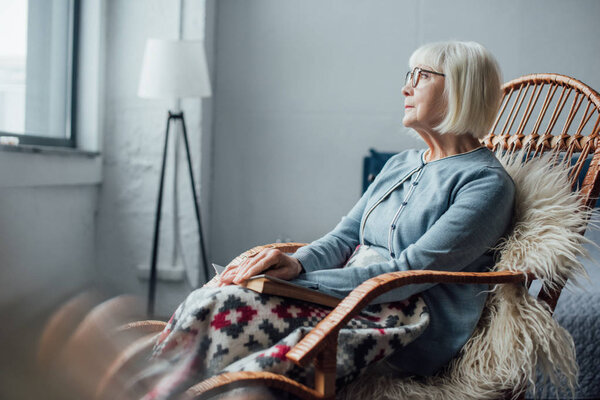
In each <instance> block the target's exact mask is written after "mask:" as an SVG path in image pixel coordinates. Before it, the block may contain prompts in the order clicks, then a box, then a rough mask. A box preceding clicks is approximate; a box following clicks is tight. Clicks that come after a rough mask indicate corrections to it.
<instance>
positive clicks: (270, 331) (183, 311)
mask: <svg viewBox="0 0 600 400" xmlns="http://www.w3.org/2000/svg"><path fill="white" fill-rule="evenodd" d="M330 311H331V309H330V308H328V307H325V306H320V305H316V304H312V303H306V302H302V301H298V300H294V299H288V298H283V297H278V296H270V295H264V294H259V293H256V292H253V291H251V290H249V289H245V288H242V287H239V286H225V287H221V288H203V289H198V290H196V291H194V292H192V293H191V294H190V295H189V296H188V298H187V299H186V300H185V301H184V302H183V303H182V304H181V305H180V306H179V307H178V309H177V310H176V311H175V314H173V316H172V317H171V320H170V321H169V323H168V324H167V326H166V328H165V330H164V331H163V332H162V334H161V335H160V338H159V339H158V341H157V344H156V346H155V348H154V355H153V357H154V360H155V361H156V360H160V362H162V363H163V364H167V365H168V368H166V369H164V367H163V369H164V370H165V371H166V373H165V374H164V376H163V377H162V378H161V379H160V380H159V382H158V384H157V385H156V386H155V388H154V389H153V390H152V391H151V392H150V393H148V394H147V396H146V397H145V399H148V400H149V399H162V398H168V397H170V396H171V395H173V394H174V393H177V392H179V391H182V390H185V389H186V388H187V387H190V386H192V385H193V384H194V383H197V382H200V381H201V380H203V379H206V378H208V377H210V376H214V375H217V374H221V373H224V372H234V371H270V372H274V373H279V374H285V375H286V376H288V377H290V378H292V379H295V380H297V381H299V382H302V383H304V384H307V385H310V386H312V371H311V369H310V368H308V369H304V368H300V367H297V366H296V365H294V364H293V363H292V362H291V361H289V360H287V359H286V357H285V354H286V353H287V352H288V351H289V350H290V349H291V348H292V347H293V346H294V345H295V344H296V343H298V342H299V341H300V340H301V339H302V337H303V336H304V335H305V334H306V333H307V332H308V331H310V329H311V328H312V327H314V326H315V325H316V324H317V323H318V322H319V321H320V320H321V319H323V317H325V316H326V315H327V314H328V313H329V312H330ZM428 323H429V314H428V311H427V307H426V305H425V302H424V301H423V299H422V298H421V297H419V296H413V297H411V298H410V299H407V300H405V301H402V302H396V303H389V304H381V305H371V306H368V307H367V308H366V309H365V310H364V311H363V312H362V313H361V314H360V315H358V316H357V317H355V318H353V319H352V320H351V321H350V322H349V323H348V325H347V326H346V328H344V329H342V330H341V331H340V335H339V339H338V353H337V383H338V385H341V384H344V383H345V382H348V381H349V380H351V379H353V378H355V377H356V376H357V375H358V374H360V372H361V371H363V370H364V369H365V368H366V367H367V366H368V365H370V364H372V363H374V362H377V361H379V360H381V359H383V358H384V357H386V356H388V355H390V354H391V353H393V352H394V351H396V350H398V349H400V348H402V347H403V346H406V345H407V344H408V343H410V342H412V341H413V340H414V339H415V338H417V337H418V336H419V335H420V334H421V333H422V332H423V331H424V330H425V328H426V327H427V325H428Z"/></svg>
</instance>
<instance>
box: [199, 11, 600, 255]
mask: <svg viewBox="0 0 600 400" xmlns="http://www.w3.org/2000/svg"><path fill="white" fill-rule="evenodd" d="M218 6H219V8H218V14H217V15H218V18H217V35H216V54H217V64H216V70H217V72H218V73H217V85H216V93H215V97H214V98H215V102H216V103H215V114H214V118H215V120H214V132H213V134H214V141H215V147H214V160H215V161H214V164H213V165H214V181H213V187H212V190H211V194H212V230H211V242H212V243H213V245H212V253H213V259H214V260H215V261H218V262H221V263H225V262H228V261H229V260H231V259H232V258H233V257H234V256H235V255H237V254H238V253H240V252H242V251H244V250H245V249H247V248H250V247H252V246H254V245H257V244H264V243H270V242H274V241H276V240H277V239H282V240H287V239H291V240H294V241H311V240H314V239H316V238H318V237H319V236H320V235H322V234H324V233H326V232H327V231H328V230H330V229H331V228H333V227H334V226H335V224H336V223H337V222H338V221H339V219H340V218H341V216H342V215H344V214H345V213H346V212H347V211H348V210H349V209H350V208H351V207H352V205H353V204H354V203H355V202H356V201H357V199H358V198H359V195H360V185H361V162H362V157H363V156H364V155H366V154H367V151H368V149H369V148H370V147H374V148H376V149H378V150H388V151H400V150H403V149H406V148H411V147H420V146H422V142H420V141H418V140H416V139H414V138H412V137H411V136H409V135H407V134H406V130H405V129H404V128H403V127H402V125H401V120H402V114H403V112H402V110H403V97H402V94H401V87H402V81H403V79H404V75H405V73H406V71H407V61H408V57H409V56H410V54H411V52H412V51H413V50H414V49H415V48H416V47H417V46H418V45H420V44H422V43H426V42H430V41H438V40H448V39H458V40H475V41H478V42H481V43H482V44H484V45H485V46H487V47H488V48H489V49H490V50H491V51H492V52H493V53H494V54H495V55H496V57H497V58H498V60H499V62H500V65H501V67H502V69H503V72H504V77H505V80H508V79H512V78H515V77H517V76H520V75H524V74H527V73H533V72H558V73H562V74H566V75H571V76H574V77H577V78H579V79H580V80H582V81H584V82H586V83H587V84H589V85H590V86H592V87H595V88H600V75H598V73H597V69H598V65H599V64H600V52H599V51H598V50H599V48H598V45H597V41H596V37H597V20H598V17H600V3H599V2H597V1H590V0H588V1H578V2H567V1H559V0H552V1H547V0H536V1H526V2H525V1H516V0H511V1H493V2H492V1H479V0H460V1H452V2H449V1H442V0H435V1H434V0H429V1H428V0H422V1H396V0H379V1H361V0H336V1H333V0H331V1H321V0H303V1H276V0H253V1H245V0H221V1H219V2H218Z"/></svg>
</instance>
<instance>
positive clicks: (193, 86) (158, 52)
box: [138, 39, 211, 316]
mask: <svg viewBox="0 0 600 400" xmlns="http://www.w3.org/2000/svg"><path fill="white" fill-rule="evenodd" d="M210 95H211V90H210V80H209V78H208V69H207V66H206V57H205V55H204V46H203V42H202V41H190V40H186V41H184V40H162V39H148V41H147V43H146V50H145V53H144V61H143V64H142V72H141V75H140V83H139V89H138V96H139V97H142V98H148V99H172V100H179V99H182V98H189V97H208V96H210ZM178 121H179V122H180V123H181V125H182V128H183V129H182V130H183V139H184V144H185V152H186V155H187V165H188V171H189V175H190V183H191V186H192V194H193V197H194V210H195V212H196V221H197V223H198V234H199V237H200V252H201V253H202V261H203V268H204V276H205V277H208V262H207V257H206V251H205V248H204V235H203V234H202V233H203V232H202V221H201V218H200V205H199V203H198V197H197V195H196V185H195V181H194V171H193V168H192V158H191V155H190V146H189V141H188V135H187V130H186V126H185V119H184V116H183V111H179V112H173V111H169V114H168V118H167V130H166V133H165V142H164V147H163V156H162V166H161V170H160V181H159V189H158V200H157V202H156V216H155V220H154V237H153V240H152V255H151V261H150V281H149V286H148V315H149V316H153V315H154V300H155V297H156V280H157V262H158V242H159V236H160V235H159V232H160V218H161V212H162V211H161V210H162V198H163V188H164V177H165V165H166V158H167V146H168V143H169V128H170V126H171V123H173V124H175V123H177V122H178ZM175 217H177V216H175Z"/></svg>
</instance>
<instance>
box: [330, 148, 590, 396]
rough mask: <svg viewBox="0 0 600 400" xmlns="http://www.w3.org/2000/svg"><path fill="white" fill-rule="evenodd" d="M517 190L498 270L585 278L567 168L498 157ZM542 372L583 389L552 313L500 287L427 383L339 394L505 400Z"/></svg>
mask: <svg viewBox="0 0 600 400" xmlns="http://www.w3.org/2000/svg"><path fill="white" fill-rule="evenodd" d="M498 158H499V159H500V161H501V162H502V164H503V165H504V167H505V168H506V170H507V172H508V173H509V174H510V176H511V177H512V178H513V180H514V182H515V185H516V199H515V218H514V224H513V226H514V229H513V232H512V233H511V234H510V235H509V236H508V237H507V238H506V239H505V240H504V241H503V242H502V243H501V244H500V245H499V247H498V250H499V254H500V258H499V260H498V262H497V264H496V266H495V270H513V271H528V272H532V273H533V274H534V275H535V276H536V278H537V279H540V280H541V281H542V284H544V285H546V286H552V285H553V284H556V283H564V282H566V280H567V279H574V278H576V277H577V276H586V273H585V269H584V268H583V267H582V265H581V263H580V261H579V259H580V257H582V256H587V253H586V251H585V249H584V247H583V245H584V244H585V243H587V242H588V240H587V239H586V238H584V236H583V235H582V234H581V232H583V230H584V228H585V226H586V224H587V222H588V220H589V217H590V212H589V210H587V209H586V208H585V207H584V206H582V204H581V202H580V201H579V199H578V197H577V194H576V193H574V192H572V191H571V187H570V184H569V180H568V168H567V167H564V166H563V165H562V164H559V165H558V166H554V163H553V158H552V156H551V155H546V156H543V157H541V158H536V159H533V160H531V161H529V162H527V163H523V162H522V160H523V158H524V157H523V154H517V155H516V156H512V157H510V156H503V155H500V154H499V155H498ZM536 367H538V368H540V369H541V371H542V372H543V374H544V376H545V378H546V379H549V380H550V381H551V382H552V383H553V384H554V385H555V386H556V387H568V388H570V390H571V393H573V392H574V388H575V386H576V383H577V374H578V368H577V363H576V360H575V347H574V344H573V340H572V338H571V336H570V335H569V333H568V332H567V331H566V330H565V329H563V328H562V327H561V326H560V325H558V324H557V323H556V321H555V320H554V319H552V317H551V314H550V313H549V309H548V307H547V306H546V305H545V304H544V303H541V302H539V301H538V300H537V299H535V298H534V297H532V296H530V295H529V294H528V292H527V289H526V288H525V287H524V286H522V285H512V284H510V285H507V284H505V285H497V286H495V287H494V288H493V289H492V293H491V294H490V296H488V300H487V304H486V309H485V311H484V315H483V316H482V318H481V320H480V323H479V325H478V327H477V329H476V331H475V333H474V334H473V336H472V337H471V338H470V339H469V341H468V342H467V343H466V344H465V346H464V347H463V349H462V350H461V354H460V355H459V356H458V357H457V358H456V359H455V360H453V362H451V364H450V365H449V366H448V367H447V368H446V369H445V370H444V371H443V372H441V373H440V374H438V375H436V376H433V377H428V378H426V379H418V380H417V379H412V378H408V379H398V378H389V377H376V376H369V375H366V376H364V377H363V378H361V379H359V380H358V381H357V382H356V383H354V384H352V385H351V386H350V387H348V388H346V390H344V391H343V393H341V394H340V397H341V398H346V399H350V398H352V399H367V398H368V399H431V400H433V399H436V400H438V399H439V400H442V399H477V400H482V399H499V398H503V397H505V396H507V395H511V393H512V390H513V389H515V388H522V387H525V386H526V385H528V384H532V385H534V379H535V372H536Z"/></svg>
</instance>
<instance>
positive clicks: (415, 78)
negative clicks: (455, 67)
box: [404, 67, 446, 88]
mask: <svg viewBox="0 0 600 400" xmlns="http://www.w3.org/2000/svg"><path fill="white" fill-rule="evenodd" d="M423 72H427V73H430V74H435V75H440V76H446V75H444V74H442V73H441V72H435V71H429V70H428V69H423V68H419V67H415V68H413V70H412V71H408V72H407V73H406V78H405V79H404V84H405V85H408V82H411V83H412V87H414V88H416V87H417V85H418V84H419V79H421V74H422V73H423Z"/></svg>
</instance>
